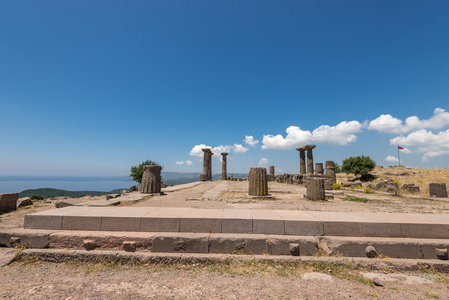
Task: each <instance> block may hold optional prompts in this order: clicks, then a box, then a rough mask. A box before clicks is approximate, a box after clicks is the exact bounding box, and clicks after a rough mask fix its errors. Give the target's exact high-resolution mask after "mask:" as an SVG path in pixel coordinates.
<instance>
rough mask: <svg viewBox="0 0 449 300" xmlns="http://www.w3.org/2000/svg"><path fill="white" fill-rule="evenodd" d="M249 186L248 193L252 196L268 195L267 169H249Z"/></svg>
mask: <svg viewBox="0 0 449 300" xmlns="http://www.w3.org/2000/svg"><path fill="white" fill-rule="evenodd" d="M248 181H249V188H248V194H249V195H251V196H267V195H268V177H267V169H265V168H251V169H250V170H249V176H248Z"/></svg>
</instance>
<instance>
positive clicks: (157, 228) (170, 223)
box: [140, 207, 192, 232]
mask: <svg viewBox="0 0 449 300" xmlns="http://www.w3.org/2000/svg"><path fill="white" fill-rule="evenodd" d="M189 212H190V213H192V208H190V207H160V208H158V209H157V210H154V211H152V212H150V213H148V214H146V215H145V216H143V217H142V218H141V220H140V230H141V231H145V232H178V231H179V230H180V227H181V218H182V216H183V215H185V214H187V213H189Z"/></svg>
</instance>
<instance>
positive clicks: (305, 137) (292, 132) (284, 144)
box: [262, 126, 312, 150]
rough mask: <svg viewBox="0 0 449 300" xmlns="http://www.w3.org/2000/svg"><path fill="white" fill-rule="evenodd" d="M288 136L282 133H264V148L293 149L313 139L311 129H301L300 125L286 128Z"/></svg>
mask: <svg viewBox="0 0 449 300" xmlns="http://www.w3.org/2000/svg"><path fill="white" fill-rule="evenodd" d="M285 132H287V136H286V137H285V138H284V137H283V136H282V135H280V134H278V135H275V136H274V135H271V134H268V135H264V136H263V139H262V144H263V146H262V149H278V150H293V149H296V148H297V147H300V146H302V145H303V144H307V143H309V142H310V141H311V139H312V133H310V131H304V130H301V128H299V127H298V126H290V127H288V128H287V130H285Z"/></svg>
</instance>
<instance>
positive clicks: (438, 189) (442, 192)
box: [429, 182, 447, 198]
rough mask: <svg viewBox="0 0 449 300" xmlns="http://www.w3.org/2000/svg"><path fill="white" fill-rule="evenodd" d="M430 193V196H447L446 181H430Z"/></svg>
mask: <svg viewBox="0 0 449 300" xmlns="http://www.w3.org/2000/svg"><path fill="white" fill-rule="evenodd" d="M429 194H430V197H442V198H447V189H446V183H444V182H431V183H429Z"/></svg>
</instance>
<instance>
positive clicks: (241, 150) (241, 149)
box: [233, 144, 249, 153]
mask: <svg viewBox="0 0 449 300" xmlns="http://www.w3.org/2000/svg"><path fill="white" fill-rule="evenodd" d="M233 150H234V152H237V153H245V152H246V151H248V150H249V148H247V147H244V146H243V145H241V144H234V146H233Z"/></svg>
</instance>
